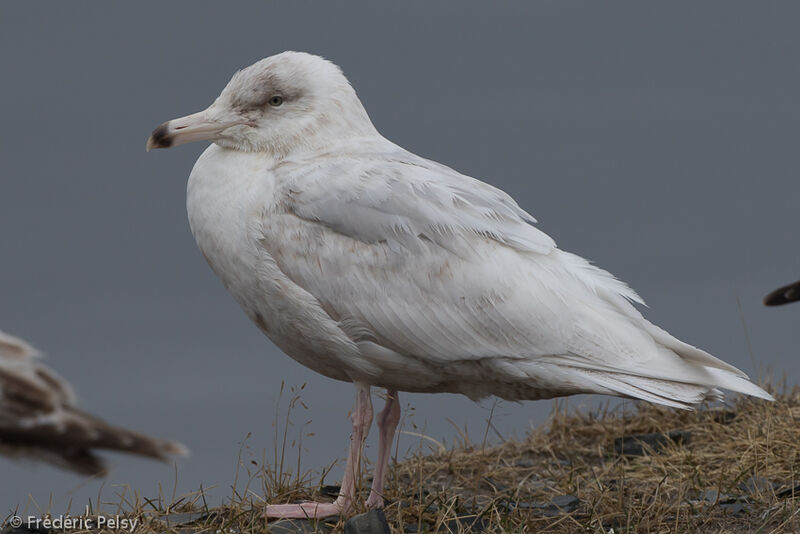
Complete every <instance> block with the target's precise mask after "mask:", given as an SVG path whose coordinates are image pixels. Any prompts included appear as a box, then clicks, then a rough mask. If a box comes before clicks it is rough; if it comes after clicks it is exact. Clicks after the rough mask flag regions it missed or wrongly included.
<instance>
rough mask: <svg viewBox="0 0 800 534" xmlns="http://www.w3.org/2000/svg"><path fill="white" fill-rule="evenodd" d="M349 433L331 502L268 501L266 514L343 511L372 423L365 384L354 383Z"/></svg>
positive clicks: (318, 514) (298, 515)
mask: <svg viewBox="0 0 800 534" xmlns="http://www.w3.org/2000/svg"><path fill="white" fill-rule="evenodd" d="M352 420H353V434H352V435H351V436H350V451H349V453H348V455H347V463H346V464H345V466H344V478H343V479H342V489H341V490H340V492H339V496H338V497H337V498H336V500H335V501H333V502H304V503H299V504H269V505H267V507H266V509H265V510H264V515H265V516H267V517H281V518H285V519H322V518H323V517H331V516H334V515H340V514H343V513H345V512H347V511H348V510H349V509H350V508H351V507H352V506H353V501H355V498H356V479H357V478H358V473H359V471H360V465H361V450H362V448H363V447H364V440H365V439H367V434H368V433H369V427H370V425H371V424H372V399H371V398H370V394H369V386H368V385H366V384H356V406H355V408H354V409H353V416H352Z"/></svg>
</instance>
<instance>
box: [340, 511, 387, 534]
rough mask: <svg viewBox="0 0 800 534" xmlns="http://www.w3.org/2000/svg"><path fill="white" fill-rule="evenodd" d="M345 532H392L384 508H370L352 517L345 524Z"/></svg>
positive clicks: (372, 533) (371, 533)
mask: <svg viewBox="0 0 800 534" xmlns="http://www.w3.org/2000/svg"><path fill="white" fill-rule="evenodd" d="M344 534H391V530H389V523H387V522H386V516H385V515H384V514H383V510H370V511H369V512H367V513H366V514H361V515H357V516H355V517H351V518H350V519H348V520H347V522H346V523H345V524H344Z"/></svg>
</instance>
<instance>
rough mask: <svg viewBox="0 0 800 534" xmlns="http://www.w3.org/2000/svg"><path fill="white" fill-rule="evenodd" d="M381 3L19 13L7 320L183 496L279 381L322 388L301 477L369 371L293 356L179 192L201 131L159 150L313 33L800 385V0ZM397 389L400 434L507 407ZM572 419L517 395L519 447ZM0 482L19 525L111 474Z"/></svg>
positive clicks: (12, 473) (531, 199)
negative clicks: (153, 442) (536, 428)
mask: <svg viewBox="0 0 800 534" xmlns="http://www.w3.org/2000/svg"><path fill="white" fill-rule="evenodd" d="M380 4H381V5H380V7H379V6H377V5H376V4H375V3H373V2H366V1H364V2H335V3H334V2H330V3H328V2H325V3H323V2H317V3H311V2H288V1H286V2H280V3H275V2H268V3H267V2H235V3H234V2H231V3H224V4H223V3H220V2H216V1H214V2H211V1H207V2H199V1H195V2H191V3H189V2H183V3H179V2H160V1H159V2H155V1H153V2H136V3H122V2H114V3H112V2H83V3H81V4H80V6H77V5H75V4H72V3H61V2H37V3H32V2H24V3H23V2H16V3H12V2H3V3H2V4H0V58H1V59H2V63H0V65H2V83H0V125H1V127H2V143H0V173H1V174H0V175H1V176H2V178H1V179H0V251H2V252H0V329H3V330H5V331H8V332H9V333H12V334H15V335H18V336H22V337H24V338H26V339H28V340H30V341H31V342H32V343H33V344H34V345H36V346H37V347H39V348H40V349H41V350H43V351H45V352H46V353H47V355H48V363H49V365H51V366H52V367H54V368H55V369H57V370H58V371H59V372H60V373H61V374H62V375H64V376H65V377H66V378H67V379H69V380H70V381H71V382H72V383H73V385H74V386H75V388H76V389H77V391H78V394H79V396H80V399H81V403H82V406H84V407H85V408H86V409H88V410H89V411H92V412H94V413H96V414H98V415H100V416H102V417H103V418H105V419H108V420H110V421H114V422H117V423H119V424H123V425H125V426H129V427H132V428H135V429H139V430H143V431H147V432H149V433H152V434H155V435H159V436H162V437H168V438H173V439H177V440H180V441H182V442H183V443H185V444H186V445H188V446H189V448H190V449H192V451H193V455H192V456H191V457H190V458H188V459H184V460H180V461H179V462H178V488H177V491H178V493H181V492H184V491H189V490H193V489H197V488H198V487H199V486H200V484H202V485H203V486H204V487H209V486H214V485H216V489H213V490H211V494H212V496H211V498H210V500H209V502H210V504H215V503H216V502H219V500H220V499H221V498H222V496H223V495H227V494H228V493H229V490H228V486H229V485H230V484H231V483H232V481H233V478H234V475H235V464H236V457H237V453H238V451H239V448H240V443H241V442H242V440H243V439H244V438H245V437H246V436H247V435H248V433H250V432H252V437H251V438H250V439H249V440H248V441H247V445H248V447H249V450H246V451H245V457H249V456H252V457H255V458H257V459H260V458H261V457H262V454H263V453H264V452H265V451H266V455H267V457H268V458H269V457H271V456H272V454H273V447H272V443H273V442H272V439H273V434H274V430H273V428H272V424H273V422H274V420H275V416H274V414H275V412H276V405H277V401H278V391H279V388H280V385H281V383H282V382H285V383H286V384H287V386H300V385H301V384H303V383H307V384H308V385H307V387H306V388H305V390H304V391H303V394H302V396H303V400H304V401H305V403H306V404H307V405H308V410H307V411H305V410H302V412H303V413H300V414H298V415H297V416H296V417H295V422H296V423H297V425H298V427H299V425H300V424H301V423H303V422H304V421H307V420H312V421H313V422H312V423H311V424H310V425H309V427H308V428H309V430H311V431H313V432H314V433H315V434H316V435H315V436H313V437H310V438H307V439H306V440H305V442H304V443H305V447H306V451H305V452H304V465H305V466H306V467H307V468H309V469H315V470H319V469H320V468H322V467H324V466H326V465H328V464H329V463H330V462H331V461H332V460H334V459H336V458H342V457H343V456H344V454H345V452H346V447H347V439H348V435H349V428H350V427H349V422H348V419H347V412H348V410H349V408H350V407H351V405H352V402H353V390H352V387H351V386H350V385H349V384H343V383H337V382H333V381H331V380H329V379H326V378H323V377H321V376H317V375H315V374H314V373H313V372H311V371H310V370H307V369H305V368H303V367H301V366H300V365H299V364H297V363H295V362H294V361H293V360H291V359H289V358H288V357H286V356H285V355H282V354H281V353H280V351H278V350H277V349H276V348H275V347H274V346H273V345H272V344H271V343H270V342H269V340H267V339H266V338H265V337H264V336H263V335H262V334H261V333H260V332H259V331H258V330H257V329H256V328H255V327H254V326H253V325H252V324H250V322H249V321H248V319H247V318H246V317H245V316H244V314H243V313H242V312H241V311H240V310H239V308H238V306H237V305H236V303H235V302H234V301H233V299H232V298H231V297H230V296H229V295H228V294H227V293H226V291H225V290H224V288H223V287H222V284H221V283H220V282H219V281H218V280H217V279H216V278H215V276H214V275H213V273H212V272H211V270H210V269H209V268H208V266H207V265H206V264H205V261H204V260H203V258H202V256H201V255H200V254H199V252H198V251H197V250H196V247H195V243H194V240H193V238H192V236H191V234H190V232H189V228H188V224H187V220H186V211H185V187H186V179H187V177H188V174H189V171H190V170H191V167H192V165H193V163H194V161H195V159H196V158H197V156H198V155H199V154H200V152H201V151H202V150H203V149H204V145H203V144H193V145H188V146H182V147H179V148H177V149H174V150H168V151H155V152H151V153H149V154H147V153H145V151H144V145H145V140H146V138H147V136H148V135H149V133H150V131H151V130H152V129H153V128H154V127H155V126H157V125H158V124H160V123H162V122H163V121H165V120H168V119H171V118H174V117H177V116H181V115H185V114H188V113H191V112H194V111H198V110H200V109H202V108H204V107H206V106H207V105H208V104H209V103H211V101H212V100H213V99H214V98H215V97H216V96H217V94H218V93H219V91H220V90H221V89H222V87H223V86H224V85H225V84H226V83H227V81H228V79H229V78H230V76H231V74H232V73H233V72H234V71H235V70H236V69H238V68H241V67H243V66H246V65H249V64H250V63H252V62H254V61H256V60H258V59H260V58H262V57H266V56H269V55H272V54H274V53H277V52H281V51H283V50H287V49H292V50H303V51H308V52H313V53H317V54H321V55H323V56H325V57H327V58H329V59H331V60H333V61H334V62H336V63H337V64H339V65H340V66H341V67H342V68H343V69H344V72H345V74H346V75H347V76H348V77H349V79H350V81H351V82H352V83H353V85H354V87H355V88H356V90H357V92H358V94H359V96H360V97H361V99H362V101H363V102H364V105H365V107H366V109H367V111H368V112H369V114H370V116H371V117H372V120H373V122H374V123H375V125H376V126H377V127H378V129H379V130H380V131H381V132H382V133H383V134H384V135H385V136H386V137H388V138H389V139H391V140H392V141H394V142H396V143H398V144H400V145H401V146H404V147H406V148H408V149H409V150H411V151H413V152H415V153H417V154H420V155H423V156H425V157H429V158H431V159H434V160H436V161H439V162H442V163H445V164H447V165H450V166H452V167H454V168H455V169H457V170H459V171H461V172H463V173H466V174H469V175H471V176H474V177H477V178H480V179H482V180H485V181H487V182H489V183H491V184H493V185H496V186H498V187H501V188H502V189H504V190H506V191H507V192H509V193H510V194H511V195H512V196H514V197H515V198H516V199H517V201H518V202H519V203H520V205H521V206H522V207H523V208H525V209H526V210H528V211H529V212H531V213H532V214H533V215H534V216H536V217H537V218H538V219H539V221H540V224H539V227H540V228H541V229H543V230H544V231H546V232H547V233H549V234H550V235H551V236H553V237H554V238H555V240H556V241H557V242H558V244H559V245H560V246H561V247H562V248H564V249H566V250H569V251H572V252H576V253H578V254H580V255H582V256H585V257H587V258H589V259H591V260H593V261H595V262H596V263H597V264H598V265H600V266H602V267H604V268H606V269H608V270H610V271H611V272H612V273H614V274H616V275H617V276H619V277H620V278H622V279H624V280H626V281H627V282H629V283H630V284H631V285H632V286H633V287H634V288H635V289H636V290H637V291H638V292H639V293H640V294H641V295H642V296H643V297H644V298H645V299H646V300H647V302H648V304H649V305H650V309H648V310H646V311H645V314H646V316H647V317H648V318H649V319H651V320H653V321H654V322H656V323H658V324H660V325H661V326H663V327H664V328H666V329H667V330H669V331H670V332H672V333H673V334H675V335H676V336H678V337H680V338H681V339H683V340H685V341H687V342H690V343H692V344H695V345H698V346H700V347H703V348H705V349H707V350H709V351H710V352H712V353H714V354H715V355H717V356H719V357H721V358H723V359H724V360H726V361H728V362H731V363H733V364H734V365H737V366H739V367H740V368H742V369H743V370H745V371H747V372H749V373H751V375H752V376H758V375H759V374H760V373H762V372H767V371H771V372H774V373H775V374H776V375H778V376H782V375H783V374H785V375H786V376H787V378H788V380H789V382H790V383H795V382H797V377H798V373H800V358H798V348H797V344H796V330H797V326H798V322H799V321H800V305H795V306H787V307H784V308H780V309H767V308H764V307H762V306H761V304H760V300H761V298H762V296H763V295H764V294H765V293H767V292H768V291H770V290H772V289H774V288H775V287H777V286H778V285H782V284H784V283H788V282H790V281H793V280H795V279H798V278H800V247H798V246H797V243H798V236H797V229H798V221H799V219H800V214H798V212H797V199H798V198H800V183H799V182H798V176H800V161H799V160H798V153H800V152H798V141H799V139H798V132H799V131H800V128H798V119H800V113H799V112H798V110H800V106H798V95H800V70H799V69H798V65H799V64H800V34H798V31H797V21H798V20H799V19H800V6H798V4H796V3H789V2H784V3H780V2H775V3H770V4H769V5H768V6H767V5H763V4H758V5H757V4H754V3H742V2H731V1H719V2H703V3H697V2H669V3H659V4H655V3H641V2H626V3H621V2H617V3H602V4H601V3H589V2H585V3H574V2H493V3H491V4H490V3H487V2H465V1H459V2H402V3H400V2H397V3H394V4H393V5H386V3H380ZM223 6H224V9H223ZM745 6H750V7H745ZM285 400H286V399H285V398H284V403H285ZM602 400H605V399H604V398H602V397H596V398H590V397H581V398H579V399H576V400H574V401H570V405H578V404H580V403H584V404H587V403H593V402H597V401H602ZM403 405H404V406H408V405H411V406H413V407H414V408H415V411H414V415H413V417H412V418H411V419H410V420H407V421H406V423H405V425H406V428H409V427H410V425H411V424H412V423H413V424H416V425H417V426H418V427H419V429H422V430H423V431H424V432H426V433H428V434H430V435H431V436H433V437H435V438H436V439H446V440H447V442H448V443H449V442H451V441H452V440H453V437H454V436H455V435H456V432H455V430H454V426H459V427H463V426H465V425H466V426H467V428H468V429H469V431H470V433H471V434H472V435H473V437H475V438H476V439H482V436H483V433H484V428H485V419H486V417H487V416H488V414H489V410H490V409H491V407H492V403H491V401H487V402H484V403H482V404H480V405H476V404H473V403H471V402H470V401H469V400H467V399H466V398H461V397H457V396H452V395H406V396H404V397H403ZM551 408H552V402H551V401H541V402H529V403H524V404H511V403H503V404H502V405H501V406H500V407H499V408H498V409H497V410H496V411H497V414H499V415H497V414H496V417H495V425H496V426H497V428H498V430H499V431H500V432H501V433H503V434H504V435H512V434H515V433H516V434H517V435H519V436H522V435H524V433H525V431H526V429H527V428H529V426H530V425H531V424H541V423H542V422H544V421H545V420H546V417H547V414H548V413H549V411H550V410H551ZM448 418H449V419H450V420H451V421H452V422H453V424H451V423H449V422H448ZM298 427H295V429H294V430H293V432H295V433H296V431H297V430H298ZM370 443H371V447H370V449H369V450H368V454H370V455H371V456H372V457H374V454H375V446H374V443H373V442H372V441H370ZM416 443H417V442H416V441H415V440H414V439H412V438H410V437H407V436H406V437H403V438H402V440H401V446H400V451H401V452H402V451H405V450H407V449H408V448H409V447H412V448H413V447H415V446H416V445H415V444H416ZM248 455H249V456H248ZM109 459H110V463H111V465H112V468H113V471H112V474H111V476H110V477H109V478H108V479H107V480H106V482H105V486H104V487H103V490H102V496H103V499H104V500H108V501H115V500H118V499H116V498H115V497H114V493H116V492H119V491H121V489H120V486H119V485H121V484H127V485H130V486H131V487H132V488H135V489H136V490H138V491H139V492H141V493H142V494H143V495H146V496H147V495H150V496H152V495H156V494H157V493H158V484H159V483H161V484H162V485H163V486H164V487H165V488H168V489H169V490H170V492H171V488H172V485H173V479H174V471H173V468H172V467H171V466H169V465H162V464H159V463H155V462H150V461H147V460H140V459H130V458H126V457H122V456H119V455H110V456H109ZM337 476H339V475H338V474H336V475H333V476H332V478H336V477H337ZM0 478H2V481H3V483H2V484H0V506H2V507H3V508H2V509H0V514H2V515H4V514H5V513H6V512H7V511H10V510H11V509H13V508H15V507H16V506H17V505H22V506H25V505H26V503H28V506H29V508H28V509H29V510H35V508H31V505H30V502H29V496H31V497H33V498H34V499H35V500H36V502H38V503H39V505H40V506H41V507H42V508H43V509H44V508H47V502H48V501H49V500H50V499H52V500H53V502H54V503H55V505H54V507H53V511H54V512H61V511H63V509H64V507H65V503H66V502H67V501H68V500H69V499H70V498H72V499H73V500H74V502H75V503H76V504H75V505H74V506H73V510H76V509H80V508H82V506H83V504H84V503H85V502H86V500H87V499H88V498H92V500H93V501H94V499H95V498H96V496H97V494H98V491H99V488H100V484H101V482H100V481H88V482H87V481H86V480H84V479H83V478H81V477H78V476H74V475H71V474H66V473H63V472H61V471H58V470H56V469H54V468H50V467H47V466H43V465H37V464H32V463H18V462H12V461H9V460H4V459H0Z"/></svg>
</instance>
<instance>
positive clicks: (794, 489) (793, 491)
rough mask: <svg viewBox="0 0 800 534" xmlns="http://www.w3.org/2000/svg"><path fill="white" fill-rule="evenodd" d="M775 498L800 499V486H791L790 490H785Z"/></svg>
mask: <svg viewBox="0 0 800 534" xmlns="http://www.w3.org/2000/svg"><path fill="white" fill-rule="evenodd" d="M775 496H776V497H778V498H779V499H786V498H787V497H792V496H794V497H800V484H798V485H796V486H789V487H788V488H784V489H782V490H780V491H779V492H777V493H775Z"/></svg>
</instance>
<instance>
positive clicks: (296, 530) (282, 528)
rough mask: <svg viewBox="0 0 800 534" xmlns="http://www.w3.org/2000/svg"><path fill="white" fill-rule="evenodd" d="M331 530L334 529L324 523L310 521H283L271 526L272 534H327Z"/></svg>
mask: <svg viewBox="0 0 800 534" xmlns="http://www.w3.org/2000/svg"><path fill="white" fill-rule="evenodd" d="M331 530H333V529H332V527H331V526H329V525H327V524H326V523H324V522H322V521H310V520H308V519H281V520H280V521H275V522H274V523H270V524H269V533H270V534H311V533H315V532H316V533H320V534H325V533H327V532H330V531H331Z"/></svg>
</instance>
